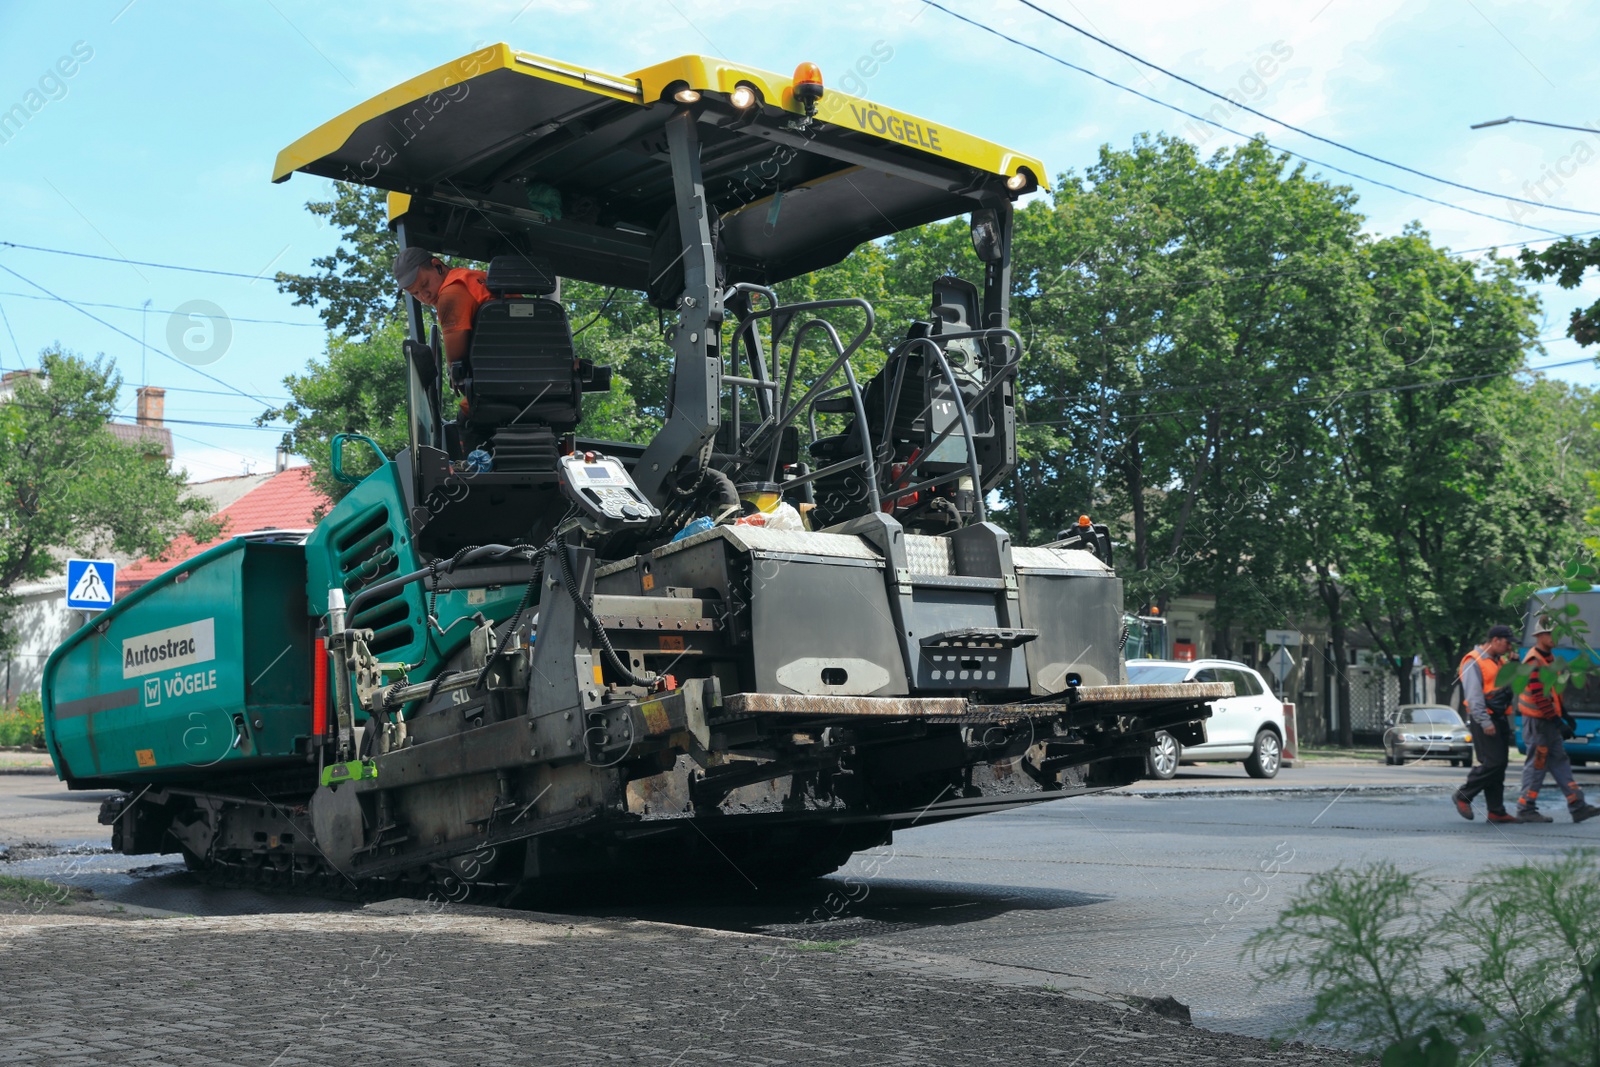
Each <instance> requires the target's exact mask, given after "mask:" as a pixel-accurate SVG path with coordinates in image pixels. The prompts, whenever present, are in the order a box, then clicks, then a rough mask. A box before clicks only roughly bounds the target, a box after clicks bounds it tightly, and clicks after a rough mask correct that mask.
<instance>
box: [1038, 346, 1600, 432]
mask: <svg viewBox="0 0 1600 1067" xmlns="http://www.w3.org/2000/svg"><path fill="white" fill-rule="evenodd" d="M1486 351H1487V350H1486ZM1508 351H1511V350H1509V349H1508ZM1580 363H1589V364H1593V363H1594V357H1593V356H1588V357H1585V358H1583V359H1571V360H1565V361H1563V362H1560V363H1546V364H1543V365H1541V366H1538V367H1517V368H1514V369H1512V370H1504V371H1492V372H1490V373H1488V374H1469V375H1463V376H1461V377H1457V378H1441V379H1440V380H1439V381H1435V382H1408V383H1405V384H1402V385H1380V386H1374V387H1372V388H1370V389H1350V390H1344V391H1341V392H1337V393H1325V394H1323V395H1321V396H1314V397H1295V398H1293V399H1290V400H1282V401H1278V402H1276V403H1272V404H1247V405H1245V406H1243V407H1229V408H1203V409H1202V408H1191V409H1187V410H1185V409H1181V408H1180V409H1174V410H1171V411H1140V412H1133V413H1131V414H1128V415H1121V416H1118V418H1117V421H1118V423H1119V424H1120V423H1127V422H1147V421H1149V420H1151V419H1159V418H1173V417H1177V416H1179V415H1203V414H1210V413H1215V414H1218V415H1240V414H1245V413H1248V412H1257V411H1276V410H1279V409H1281V408H1289V407H1300V406H1303V405H1313V406H1314V405H1316V404H1320V403H1323V402H1328V403H1330V404H1332V403H1339V402H1342V401H1344V400H1353V399H1359V398H1360V397H1366V396H1376V395H1379V394H1381V393H1411V392H1418V391H1420V390H1423V389H1438V388H1441V387H1443V386H1446V385H1460V384H1462V383H1464V382H1480V381H1485V380H1487V379H1490V378H1509V377H1511V376H1513V375H1517V374H1529V373H1537V372H1540V371H1546V370H1553V369H1555V368H1557V367H1572V366H1576V365H1578V364H1580ZM1079 421H1081V420H1079V419H1040V420H1037V421H1029V422H1027V423H1020V424H1019V425H1026V426H1064V425H1066V424H1068V423H1074V422H1079Z"/></svg>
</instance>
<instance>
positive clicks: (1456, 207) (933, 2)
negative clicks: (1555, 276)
mask: <svg viewBox="0 0 1600 1067" xmlns="http://www.w3.org/2000/svg"><path fill="white" fill-rule="evenodd" d="M922 2H923V3H924V4H927V5H928V6H929V7H934V8H938V9H939V10H940V11H943V12H944V13H945V14H946V15H949V16H950V17H951V18H954V19H957V20H959V21H961V22H965V23H966V24H967V25H969V26H972V27H974V28H976V29H980V30H982V31H984V32H985V33H990V34H993V35H994V36H996V37H998V38H1000V39H1001V40H1002V41H1009V42H1011V43H1012V44H1014V45H1016V46H1017V47H1018V48H1025V49H1027V50H1028V51H1030V52H1033V53H1035V54H1036V55H1040V56H1043V57H1044V58H1045V59H1048V60H1050V61H1051V62H1052V63H1059V64H1060V65H1061V66H1063V67H1066V68H1067V69H1069V70H1075V71H1077V72H1078V73H1080V74H1084V75H1087V76H1088V77H1091V78H1093V79H1094V80H1095V81H1098V82H1103V83H1105V84H1106V85H1109V86H1111V87H1112V88H1114V89H1121V90H1122V91H1123V92H1125V93H1132V94H1133V95H1134V96H1137V97H1139V98H1140V99H1141V100H1148V101H1149V102H1150V103H1152V104H1156V105H1158V106H1160V107H1164V108H1166V109H1167V110H1169V111H1176V112H1177V113H1178V114H1180V115H1183V116H1186V117H1188V118H1191V119H1194V120H1195V121H1196V122H1203V123H1205V124H1206V125H1207V126H1215V127H1216V128H1217V129H1219V130H1222V131H1224V132H1226V133H1231V134H1233V135H1234V136H1235V137H1242V138H1244V139H1245V140H1247V141H1251V140H1257V139H1258V138H1255V137H1251V136H1250V135H1249V134H1247V133H1243V132H1241V131H1239V130H1236V129H1234V128H1233V127H1231V126H1224V125H1223V124H1222V123H1220V122H1218V121H1216V120H1215V119H1208V118H1206V117H1205V116H1203V115H1196V114H1195V113H1194V112H1193V111H1188V110H1185V109H1184V108H1181V107H1179V106H1178V105H1177V104H1169V103H1167V101H1165V100H1162V99H1160V98H1159V97H1154V96H1151V95H1150V94H1149V93H1144V92H1140V91H1139V90H1138V89H1135V88H1133V87H1132V86H1130V85H1123V84H1122V83H1121V82H1118V81H1113V80H1112V79H1110V78H1107V77H1106V76H1105V75H1103V74H1096V73H1095V72H1094V71H1092V70H1090V69H1089V68H1087V67H1080V66H1079V65H1078V64H1076V63H1073V62H1071V61H1069V60H1065V59H1062V58H1061V57H1060V56H1058V55H1054V54H1052V53H1050V52H1046V51H1045V50H1044V49H1042V48H1040V47H1038V46H1037V45H1031V44H1028V43H1027V42H1026V41H1019V40H1018V39H1017V38H1015V37H1011V36H1009V35H1007V34H1004V33H1002V32H1000V31H999V30H997V29H995V28H994V27H993V26H990V25H988V24H986V23H983V22H979V21H977V20H976V19H971V18H968V17H967V16H966V15H963V14H961V13H960V12H957V11H952V10H950V9H949V8H947V7H945V6H944V5H943V4H940V3H938V2H937V0H922ZM1259 140H1260V141H1261V143H1263V144H1265V145H1266V146H1267V147H1268V148H1271V149H1272V150H1274V151H1276V152H1282V153H1284V154H1285V155H1290V156H1297V157H1298V158H1300V159H1303V160H1305V161H1306V162H1307V163H1311V164H1313V165H1315V166H1318V167H1323V168H1325V169H1327V170H1331V171H1333V172H1334V173H1335V174H1343V175H1344V176H1345V177H1347V178H1355V179H1356V180H1357V181H1363V182H1366V183H1368V184H1369V185H1376V186H1378V187H1379V188H1380V189H1388V190H1390V191H1391V192H1396V193H1400V194H1401V195H1402V196H1409V197H1413V198H1415V199H1417V200H1425V201H1427V202H1428V203H1430V204H1437V205H1439V206H1440V207H1447V208H1450V209H1451V210H1453V211H1461V212H1464V213H1466V214H1468V215H1476V216H1478V217H1479V218H1483V219H1490V220H1492V221H1494V222H1503V223H1505V224H1506V225H1507V226H1516V225H1519V224H1518V223H1517V221H1516V220H1515V219H1508V218H1503V217H1501V216H1499V215H1491V214H1489V213H1488V212H1485V211H1478V210H1476V209H1474V208H1470V207H1462V206H1461V205H1460V204H1452V203H1450V202H1449V201H1448V200H1439V199H1436V198H1434V197H1431V196H1428V195H1426V194H1424V193H1418V192H1413V191H1412V190H1410V189H1402V188H1400V187H1399V186H1398V185H1390V184H1389V183H1388V182H1384V181H1379V180H1378V179H1377V178H1369V177H1367V176H1366V175H1365V174H1357V173H1355V172H1354V171H1349V170H1345V169H1344V168H1342V167H1336V166H1334V165H1333V164H1332V163H1324V162H1322V161H1321V160H1318V159H1313V158H1312V157H1311V156H1308V155H1306V154H1305V153H1304V152H1296V151H1293V150H1292V149H1288V148H1284V147H1282V146H1281V145H1276V144H1273V143H1272V142H1271V141H1268V140H1267V139H1266V138H1264V137H1262V138H1259ZM1540 206H1541V207H1544V206H1547V205H1543V204H1541V205H1540ZM1525 228H1526V229H1530V230H1537V231H1539V232H1540V233H1547V234H1550V235H1551V236H1552V237H1557V238H1559V237H1565V236H1567V235H1566V234H1564V233H1559V232H1557V231H1555V230H1547V229H1545V228H1544V227H1543V226H1527V227H1525Z"/></svg>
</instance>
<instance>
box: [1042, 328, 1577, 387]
mask: <svg viewBox="0 0 1600 1067" xmlns="http://www.w3.org/2000/svg"><path fill="white" fill-rule="evenodd" d="M1566 339H1567V338H1566V335H1565V334H1561V335H1557V336H1553V337H1537V338H1535V339H1533V340H1532V341H1528V342H1526V345H1528V346H1531V345H1542V344H1548V343H1550V342H1551V341H1565V340H1566ZM1500 351H1504V348H1503V346H1499V345H1496V346H1494V347H1491V348H1472V349H1464V350H1459V351H1453V352H1448V353H1446V354H1447V355H1452V356H1475V355H1481V354H1482V353H1484V352H1500ZM1595 358H1600V357H1589V358H1587V359H1579V360H1574V361H1572V363H1589V362H1592V361H1593V360H1594V359H1595ZM1572 363H1545V364H1541V365H1540V366H1537V367H1534V366H1528V367H1523V368H1520V369H1519V370H1515V371H1510V372H1508V373H1511V374H1520V373H1521V372H1522V371H1524V370H1527V371H1542V370H1546V369H1549V368H1552V367H1566V366H1571V365H1572ZM1319 377H1322V375H1312V374H1296V375H1282V374H1280V375H1276V376H1271V377H1268V376H1262V377H1257V378H1239V379H1236V380H1233V381H1230V382H1229V383H1228V384H1229V386H1230V387H1231V388H1240V389H1242V388H1248V387H1251V386H1256V385H1273V384H1277V383H1280V382H1285V381H1306V382H1310V381H1314V380H1316V379H1317V378H1319ZM1212 388H1215V383H1214V382H1195V383H1191V384H1188V385H1158V386H1154V387H1152V388H1150V389H1115V388H1113V389H1111V390H1109V393H1110V395H1114V396H1116V397H1117V398H1118V399H1122V398H1125V397H1136V396H1157V395H1161V394H1165V393H1194V392H1199V391H1201V390H1205V389H1212ZM1104 399H1105V396H1104V395H1102V394H1100V393H1061V394H1057V395H1055V396H1039V397H1030V396H1024V397H1023V398H1022V400H1023V403H1025V404H1060V403H1071V402H1074V401H1081V400H1089V401H1103V400H1104Z"/></svg>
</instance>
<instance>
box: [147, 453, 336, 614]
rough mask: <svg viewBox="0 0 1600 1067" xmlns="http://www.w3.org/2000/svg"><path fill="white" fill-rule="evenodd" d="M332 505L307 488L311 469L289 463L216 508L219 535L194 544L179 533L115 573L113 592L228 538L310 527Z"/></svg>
mask: <svg viewBox="0 0 1600 1067" xmlns="http://www.w3.org/2000/svg"><path fill="white" fill-rule="evenodd" d="M331 503H332V501H330V500H329V499H328V498H327V497H325V496H323V495H322V494H321V493H320V492H318V491H317V490H316V489H314V488H312V486H311V468H310V467H291V468H289V469H288V470H286V471H283V472H281V473H279V474H275V475H273V476H272V477H271V478H269V479H268V480H267V481H266V482H265V483H263V484H262V485H259V486H257V487H256V488H255V489H252V490H251V491H250V492H248V493H246V494H245V495H244V496H241V497H240V498H239V499H238V500H235V501H234V502H233V503H232V504H229V505H228V506H227V507H225V508H223V509H222V510H221V511H219V512H217V514H216V515H215V516H213V518H216V519H218V520H219V521H221V522H222V523H223V527H222V534H221V535H220V536H218V537H216V538H214V539H213V540H210V541H207V542H206V543H205V544H196V543H195V541H194V539H193V538H191V537H189V536H188V535H184V536H182V537H179V538H178V539H177V540H176V541H174V542H172V544H171V545H169V546H168V547H167V550H166V551H165V552H163V553H161V555H160V556H158V557H146V558H144V559H141V560H138V561H136V562H134V563H131V564H129V565H128V566H126V567H122V568H120V569H119V570H118V572H117V596H118V597H119V598H120V597H122V596H123V595H124V594H127V593H131V592H132V591H133V590H135V589H137V588H139V587H140V586H141V585H143V584H145V583H146V582H148V581H149V580H150V579H152V578H154V577H156V576H157V575H160V574H163V573H165V572H166V571H169V570H171V569H172V568H173V567H176V566H178V565H179V564H182V563H186V562H188V561H189V560H191V559H193V558H194V557H195V556H198V555H199V554H200V553H202V552H204V551H205V550H206V549H208V548H213V547H215V546H217V545H220V544H222V542H224V541H226V540H228V539H229V538H230V537H236V536H238V535H240V534H247V533H254V532H255V531H257V530H309V529H310V528H311V527H313V526H315V525H316V524H317V523H316V519H315V518H313V516H314V514H315V513H316V512H317V511H318V510H326V509H327V508H328V506H329V505H330V504H331Z"/></svg>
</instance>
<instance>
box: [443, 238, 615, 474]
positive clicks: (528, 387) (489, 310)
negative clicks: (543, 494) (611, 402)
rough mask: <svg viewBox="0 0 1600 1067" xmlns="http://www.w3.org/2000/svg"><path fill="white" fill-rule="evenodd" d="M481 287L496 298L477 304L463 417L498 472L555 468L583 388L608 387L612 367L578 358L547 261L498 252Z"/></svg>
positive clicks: (577, 411) (580, 407)
mask: <svg viewBox="0 0 1600 1067" xmlns="http://www.w3.org/2000/svg"><path fill="white" fill-rule="evenodd" d="M484 285H485V286H486V287H487V288H488V290H489V291H490V292H491V293H492V294H493V299H491V300H487V301H485V302H484V303H483V305H482V306H481V307H479V308H478V315H477V318H476V319H475V320H474V323H473V327H472V342H471V346H470V347H469V348H468V350H467V356H466V359H465V361H464V362H465V363H466V371H465V375H464V380H463V382H462V392H463V393H464V395H465V396H466V400H467V411H468V413H469V414H468V416H467V418H468V422H469V424H470V426H471V429H472V430H473V432H474V434H475V436H477V437H479V438H482V439H484V440H486V441H487V443H488V448H489V450H490V452H491V453H492V454H493V455H494V469H495V470H498V471H553V470H555V466H556V457H557V456H558V455H559V451H558V445H559V441H560V438H561V436H562V435H564V434H566V433H569V432H570V431H571V430H572V429H573V428H574V427H576V426H577V424H578V420H579V419H580V418H581V417H582V414H583V394H584V393H585V392H603V391H605V390H608V389H610V387H611V368H609V367H598V368H597V367H595V366H594V365H593V364H592V363H590V362H589V361H587V360H580V359H578V357H577V354H576V352H575V351H574V349H573V344H572V326H571V324H570V323H569V322H568V321H567V311H566V308H565V307H563V306H562V305H561V302H560V301H559V300H556V299H554V298H553V297H554V294H555V292H556V287H557V280H556V276H555V272H554V270H553V269H552V268H551V266H550V264H549V263H548V262H547V261H545V260H540V259H534V258H529V257H524V256H496V257H495V258H494V259H492V260H490V261H489V270H488V277H487V278H486V279H485V280H484Z"/></svg>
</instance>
